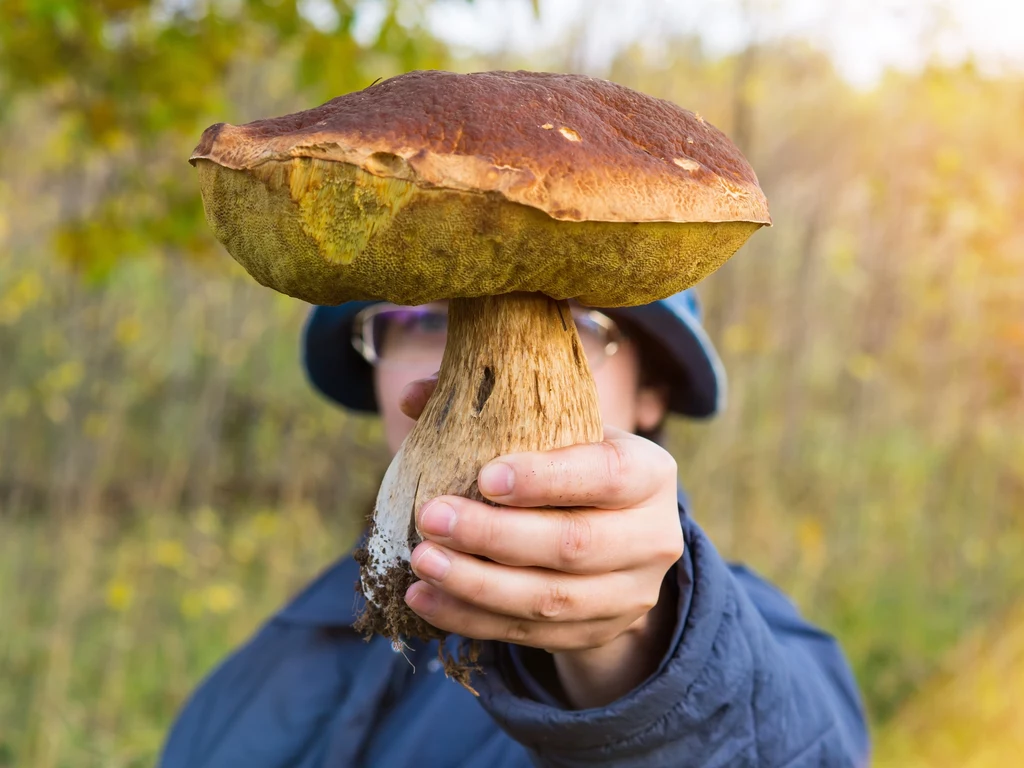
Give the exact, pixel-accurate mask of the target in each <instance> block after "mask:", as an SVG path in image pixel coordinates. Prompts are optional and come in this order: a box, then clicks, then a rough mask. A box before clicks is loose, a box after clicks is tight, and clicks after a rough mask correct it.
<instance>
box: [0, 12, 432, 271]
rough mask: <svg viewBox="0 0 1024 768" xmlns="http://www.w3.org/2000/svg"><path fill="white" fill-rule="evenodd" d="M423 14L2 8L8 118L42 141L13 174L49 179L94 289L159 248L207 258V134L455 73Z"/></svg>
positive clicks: (74, 253)
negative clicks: (203, 143)
mask: <svg viewBox="0 0 1024 768" xmlns="http://www.w3.org/2000/svg"><path fill="white" fill-rule="evenodd" d="M357 6H358V7H357ZM422 10H423V6H422V4H420V3H417V2H403V1H402V0H388V2H381V3H361V4H359V3H356V2H355V1H354V0H98V1H97V2H79V1H78V0H11V1H10V2H6V3H4V5H3V9H2V11H0V73H2V74H0V99H2V101H0V103H2V104H5V105H6V108H5V109H4V110H2V112H3V114H4V116H5V117H7V124H8V127H10V126H11V125H12V124H13V122H12V119H11V118H12V115H13V116H17V115H18V114H21V113H22V110H24V109H31V110H32V111H33V112H35V117H34V119H33V120H32V123H31V124H32V125H33V130H41V131H43V134H44V135H43V136H42V137H39V138H40V139H42V141H40V142H39V143H36V142H29V145H30V146H31V149H32V150H33V152H32V154H31V155H28V154H26V153H18V154H19V156H16V157H13V158H9V160H8V162H13V163H18V162H19V161H28V160H29V158H31V162H32V170H33V172H34V173H35V174H38V173H39V172H40V171H43V172H44V173H46V172H48V173H46V176H47V179H46V181H43V182H42V184H41V186H40V188H39V189H38V192H39V193H40V194H41V195H43V196H45V197H46V198H48V199H52V200H53V201H54V203H55V209H54V210H51V211H49V214H50V216H51V217H52V218H53V220H52V225H53V231H54V233H55V234H56V244H55V245H56V251H57V254H58V255H59V256H60V257H62V258H64V259H66V260H68V261H69V262H71V263H73V264H76V265H79V266H80V267H82V268H83V269H84V270H85V272H86V273H87V274H88V275H90V276H92V277H101V276H102V275H104V274H106V273H107V272H108V271H109V270H110V269H111V267H112V266H113V265H114V264H115V263H116V261H117V260H118V259H119V258H126V257H133V256H139V255H145V254H151V253H152V252H153V251H154V250H159V251H163V252H164V253H165V254H168V255H172V256H188V255H195V254H197V253H203V252H209V251H210V250H211V247H212V239H211V237H210V235H209V233H208V232H207V228H206V226H205V224H204V222H203V216H202V210H201V205H200V203H199V200H198V199H197V197H196V195H195V190H194V180H193V178H192V174H191V173H190V172H189V170H190V169H189V168H188V166H187V165H185V164H184V161H185V160H186V159H187V158H188V154H189V152H190V151H191V149H192V147H193V146H194V145H195V143H196V142H197V141H198V138H199V135H200V133H201V132H202V130H203V129H204V128H205V127H206V126H207V125H210V124H211V123H213V122H218V121H226V122H246V121H248V120H251V119H256V118H257V117H265V116H270V115H276V114H282V113H286V112H289V111H294V110H297V109H301V108H306V107H309V106H311V105H314V104H318V103H321V102H323V101H326V100H327V99H329V98H332V97H333V96H336V95H338V94H340V93H346V92H348V91H351V90H357V89H359V88H363V87H365V86H367V85H369V84H370V83H371V82H372V81H374V80H376V79H377V78H380V77H387V76H390V75H394V74H397V73H399V72H403V71H407V70H409V69H420V68H437V67H439V66H441V65H443V63H444V61H445V58H444V56H445V52H444V49H443V46H441V45H440V44H439V43H437V42H436V41H434V40H433V38H431V37H430V36H429V35H427V34H426V33H425V32H424V31H423V29H422V28H421V26H420V25H421V16H422ZM21 96H28V97H29V104H28V105H26V103H25V99H23V98H19V97H21ZM19 107H20V108H21V109H19ZM22 127H24V126H22Z"/></svg>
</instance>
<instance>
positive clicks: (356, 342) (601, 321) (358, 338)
mask: <svg viewBox="0 0 1024 768" xmlns="http://www.w3.org/2000/svg"><path fill="white" fill-rule="evenodd" d="M444 306H445V305H442V304H436V303H435V304H421V305H419V306H418V307H406V306H402V305H400V304H390V303H387V302H382V303H380V304H371V305H370V306H368V307H366V308H365V309H361V310H359V312H357V313H356V316H355V317H354V318H353V319H352V339H351V341H352V346H353V347H354V348H355V350H356V352H358V353H359V354H360V356H361V357H362V358H363V359H364V360H365V361H366V362H367V363H369V364H370V365H372V366H376V365H377V364H378V363H380V361H381V360H380V355H378V354H377V345H376V344H375V343H374V341H373V319H374V318H375V317H377V316H378V315H382V314H384V313H385V312H393V311H395V310H397V309H422V308H426V307H444ZM580 314H582V316H583V317H585V318H586V319H588V320H590V321H591V322H592V323H593V324H594V325H596V326H597V327H598V328H600V329H601V330H602V331H604V334H605V336H606V339H605V343H604V357H603V358H601V361H599V362H598V364H600V362H603V361H604V360H607V359H608V358H609V357H611V356H612V355H614V354H615V353H616V352H618V351H619V346H620V345H621V343H622V329H621V328H619V325H618V323H616V322H615V321H614V320H612V319H611V318H610V317H608V315H606V314H605V313H604V312H599V311H598V310H596V309H587V308H586V307H580V308H579V309H578V310H576V311H574V312H573V316H574V320H575V317H576V316H578V315H580ZM578 332H579V331H578V330H577V333H578ZM590 367H591V368H592V369H593V368H595V367H596V365H595V364H594V363H593V362H591V363H590Z"/></svg>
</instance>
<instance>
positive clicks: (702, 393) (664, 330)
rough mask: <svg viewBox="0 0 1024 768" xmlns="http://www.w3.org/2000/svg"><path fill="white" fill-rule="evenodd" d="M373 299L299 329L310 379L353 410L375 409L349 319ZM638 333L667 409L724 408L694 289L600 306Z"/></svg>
mask: <svg viewBox="0 0 1024 768" xmlns="http://www.w3.org/2000/svg"><path fill="white" fill-rule="evenodd" d="M375 303H376V302H372V301H350V302H347V303H345V304H340V305H338V306H336V307H315V308H314V309H313V311H312V312H311V313H310V315H309V319H308V320H307V322H306V328H305V330H304V332H303V363H304V365H305V368H306V374H307V375H308V376H309V380H310V382H311V383H312V384H313V386H314V387H315V388H316V389H317V390H319V391H320V392H321V393H322V394H323V395H325V396H326V397H328V398H329V399H331V400H333V401H334V402H336V403H338V404H339V405H341V406H343V407H345V408H348V409H349V410H352V411H366V412H371V413H373V412H376V411H377V396H376V393H375V392H374V387H373V369H372V367H371V366H370V364H369V363H367V362H366V360H364V359H363V356H362V355H360V354H359V352H357V351H356V349H355V347H353V346H352V341H351V339H352V321H353V319H354V318H355V316H356V314H358V313H359V311H360V310H362V309H363V308H365V307H368V306H370V305H371V304H375ZM601 311H602V312H604V313H605V314H607V315H608V316H609V317H611V318H612V319H613V320H616V321H617V322H620V323H622V324H623V325H625V326H626V327H627V330H628V332H629V333H630V334H631V335H634V336H635V335H636V334H637V333H638V332H639V333H641V334H643V336H644V339H645V340H646V341H648V342H650V344H651V345H653V346H654V347H655V348H658V349H659V350H660V351H661V352H663V353H664V354H663V355H658V356H656V357H654V356H652V359H651V360H645V364H646V365H661V366H664V369H663V370H661V371H659V373H661V378H663V379H664V380H665V381H666V382H668V384H669V409H670V410H671V411H673V412H675V413H679V414H682V415H684V416H691V417H694V418H706V417H709V416H714V415H715V414H717V413H719V412H720V411H722V409H723V408H724V407H725V394H726V378H725V368H724V367H723V366H722V361H721V359H720V358H719V357H718V352H717V351H715V347H714V345H713V344H712V343H711V339H709V338H708V335H707V333H706V332H705V331H704V327H703V326H702V325H701V310H700V303H699V302H698V300H697V295H696V293H694V291H693V289H688V290H685V291H683V292H682V293H677V294H676V295H674V296H669V297H668V298H667V299H662V300H661V301H655V302H653V303H651V304H644V305H642V306H639V307H617V308H615V309H602V310H601Z"/></svg>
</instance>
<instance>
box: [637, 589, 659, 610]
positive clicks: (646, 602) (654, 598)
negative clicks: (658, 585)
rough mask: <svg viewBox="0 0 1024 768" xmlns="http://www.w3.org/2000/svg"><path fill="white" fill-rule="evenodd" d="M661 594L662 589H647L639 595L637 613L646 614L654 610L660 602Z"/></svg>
mask: <svg viewBox="0 0 1024 768" xmlns="http://www.w3.org/2000/svg"><path fill="white" fill-rule="evenodd" d="M660 596H661V590H660V589H653V590H645V591H644V592H642V593H641V594H640V595H639V596H638V597H639V599H638V600H637V606H636V609H637V615H638V616H644V615H646V614H648V613H650V612H651V611H653V610H654V607H655V606H656V605H657V604H658V598H659V597H660Z"/></svg>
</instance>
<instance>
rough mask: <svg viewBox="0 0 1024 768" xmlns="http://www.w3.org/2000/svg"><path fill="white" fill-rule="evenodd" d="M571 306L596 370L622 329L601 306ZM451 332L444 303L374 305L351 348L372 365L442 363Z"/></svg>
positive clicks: (362, 316) (357, 325) (361, 319)
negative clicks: (588, 307) (403, 305)
mask: <svg viewBox="0 0 1024 768" xmlns="http://www.w3.org/2000/svg"><path fill="white" fill-rule="evenodd" d="M570 309H571V311H572V316H573V320H574V321H575V322H576V330H577V331H578V333H579V336H580V342H581V344H582V346H583V351H584V353H585V354H586V357H587V362H588V363H589V364H590V367H591V369H596V368H597V367H598V366H600V365H601V363H603V362H604V361H605V360H606V359H607V358H609V357H611V356H612V355H614V354H615V353H616V352H617V351H618V349H619V345H620V344H621V342H622V331H621V330H620V329H619V327H618V325H616V323H615V321H614V320H612V319H611V318H610V317H608V316H607V315H605V314H603V313H601V312H598V311H597V310H593V309H587V308H585V307H580V306H576V305H570ZM447 335H448V306H447V304H444V303H435V304H424V305H423V306H418V307H401V306H397V305H395V304H373V305H371V306H369V307H367V308H366V309H364V310H362V311H361V312H359V313H358V314H357V315H356V316H355V319H354V321H353V323H352V346H353V347H355V348H356V351H358V352H359V354H360V355H362V356H363V358H364V359H365V360H366V362H368V363H369V364H370V365H379V364H381V363H387V364H392V363H396V364H410V365H415V364H434V365H436V366H440V364H441V357H442V355H443V354H444V345H445V340H446V338H447Z"/></svg>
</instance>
